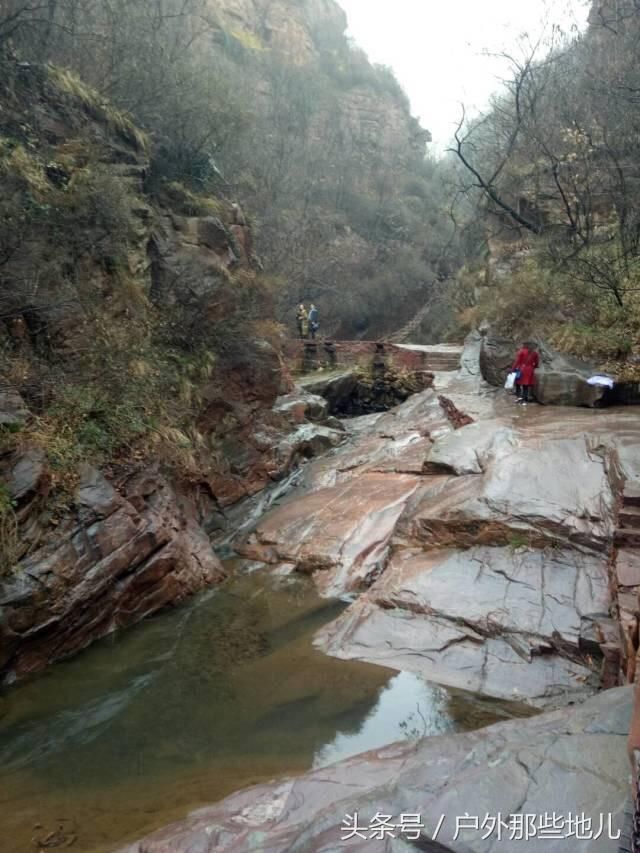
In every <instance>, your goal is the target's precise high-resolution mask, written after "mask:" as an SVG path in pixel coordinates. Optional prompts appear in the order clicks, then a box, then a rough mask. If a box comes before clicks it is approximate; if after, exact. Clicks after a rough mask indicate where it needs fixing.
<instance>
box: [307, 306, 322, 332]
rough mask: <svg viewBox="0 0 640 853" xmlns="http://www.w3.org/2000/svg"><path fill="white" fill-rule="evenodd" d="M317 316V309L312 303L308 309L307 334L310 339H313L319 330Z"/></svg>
mask: <svg viewBox="0 0 640 853" xmlns="http://www.w3.org/2000/svg"><path fill="white" fill-rule="evenodd" d="M319 316H320V315H319V314H318V309H317V308H316V306H315V305H314V304H313V302H312V303H311V308H309V333H310V335H311V337H312V338H315V336H316V332H317V331H318V329H319V328H320V323H319V322H318V318H319Z"/></svg>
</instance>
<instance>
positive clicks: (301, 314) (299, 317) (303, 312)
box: [296, 302, 309, 341]
mask: <svg viewBox="0 0 640 853" xmlns="http://www.w3.org/2000/svg"><path fill="white" fill-rule="evenodd" d="M296 323H297V324H298V335H299V337H300V340H301V341H303V340H304V339H305V338H306V337H307V334H308V332H309V322H308V317H307V309H306V308H305V307H304V305H303V304H302V302H301V303H300V305H298V310H297V311H296Z"/></svg>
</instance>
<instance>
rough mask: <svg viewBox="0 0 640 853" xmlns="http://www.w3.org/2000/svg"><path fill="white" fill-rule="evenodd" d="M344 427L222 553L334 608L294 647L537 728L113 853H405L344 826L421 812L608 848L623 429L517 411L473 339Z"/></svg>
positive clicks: (638, 439)
mask: <svg viewBox="0 0 640 853" xmlns="http://www.w3.org/2000/svg"><path fill="white" fill-rule="evenodd" d="M349 426H350V433H351V434H350V438H349V440H348V441H347V442H346V443H345V444H343V445H342V446H340V447H339V448H337V449H335V450H333V451H331V452H330V453H329V454H328V455H326V456H324V457H323V458H321V459H317V460H315V461H313V462H311V463H309V464H308V465H307V466H306V468H305V470H304V473H303V475H302V477H301V479H300V482H299V484H298V486H297V488H296V490H294V492H293V493H292V494H291V495H290V496H289V497H288V498H286V499H285V500H284V501H283V502H282V503H281V505H280V506H278V507H277V508H275V509H273V510H272V511H271V512H269V513H268V514H267V515H266V516H264V517H263V518H262V519H260V520H259V522H258V524H257V525H256V527H255V529H254V531H253V532H252V533H251V535H250V536H249V537H248V538H246V540H245V541H243V542H241V543H239V544H238V546H237V547H238V549H239V550H240V552H241V553H243V554H244V555H245V556H247V557H250V558H251V559H252V560H254V561H258V562H260V563H262V565H263V570H264V571H276V572H278V573H279V574H285V575H286V574H287V573H292V574H293V573H303V574H307V575H310V576H311V577H312V578H313V579H314V581H315V583H316V584H317V587H318V589H319V590H320V592H321V593H322V594H323V595H326V596H342V597H346V598H347V599H348V600H349V601H350V602H351V603H350V606H349V607H347V609H346V610H345V611H343V613H342V614H341V615H340V616H339V617H338V618H337V620H335V621H334V622H332V623H330V624H329V625H327V626H325V627H323V628H321V629H320V630H319V632H318V633H317V634H316V636H315V644H316V646H317V648H319V649H321V650H322V651H324V652H326V653H328V654H329V655H332V656H335V657H339V658H343V659H349V660H360V661H367V662H371V663H377V664H383V665H384V666H387V667H391V668H395V669H398V670H401V671H410V672H414V673H417V674H419V675H420V676H423V677H425V678H427V679H429V680H432V681H434V682H437V683H439V684H442V685H448V686H450V687H454V688H465V689H467V690H471V691H475V692H478V693H481V694H484V695H486V696H489V697H494V698H499V699H510V700H517V701H519V702H524V703H526V704H528V705H530V706H532V708H536V709H540V710H545V713H544V714H542V715H539V716H535V717H534V718H532V719H531V720H528V721H526V722H523V721H517V722H513V723H506V724H498V725H497V726H494V727H492V728H489V729H486V730H482V731H479V732H477V733H474V734H471V735H465V736H459V735H455V736H446V737H435V738H427V739H425V740H422V741H420V742H419V743H418V744H417V745H416V746H414V747H412V748H408V747H407V746H406V745H404V746H398V747H390V748H388V749H385V750H383V751H381V752H375V753H368V754H367V755H364V756H362V757H359V758H357V759H351V760H349V761H347V762H346V763H342V764H337V765H335V766H333V767H331V768H328V769H326V770H323V771H322V772H316V773H312V774H309V775H307V776H303V777H301V778H299V779H297V780H293V781H292V780H288V781H284V782H280V783H273V784H272V785H269V786H263V787H259V788H253V789H249V790H247V791H245V792H242V793H240V794H237V795H234V797H232V798H230V799H229V800H226V801H224V802H223V803H221V804H220V805H219V806H216V807H212V808H211V809H206V810H203V811H202V812H200V813H196V814H194V815H193V816H191V817H190V818H188V819H187V820H186V821H184V822H183V823H179V824H176V825H174V826H173V827H171V828H169V829H167V830H164V831H161V832H160V833H157V834H156V835H154V836H151V838H150V839H148V840H147V841H145V842H141V843H140V844H138V845H133V846H131V847H129V848H127V853H134V852H135V853H142V851H145V853H166V851H178V850H187V849H189V850H196V849H197V850H202V851H213V850H216V851H226V850H229V851H231V850H233V851H240V850H258V849H259V850H262V851H274V852H275V851H285V850H287V851H295V850H299V851H303V850H304V851H320V850H322V851H329V850H337V849H343V847H345V848H346V849H354V850H356V849H361V848H362V849H365V847H366V849H368V850H405V849H409V848H410V846H411V845H410V843H409V840H408V839H407V838H406V837H403V838H400V837H398V838H395V839H394V838H391V836H389V837H387V838H386V839H384V840H383V839H380V840H376V839H375V838H373V837H367V836H366V834H365V837H366V838H367V840H366V842H365V841H364V840H363V839H360V838H358V837H355V838H352V839H351V841H350V842H349V844H342V842H341V837H340V827H341V822H342V821H343V818H344V816H345V814H347V813H351V814H353V812H355V811H360V812H362V813H363V814H364V815H365V817H366V818H367V820H369V819H372V818H373V817H374V812H376V811H380V812H384V813H388V814H390V815H391V816H392V817H393V816H395V818H396V819H398V818H399V815H401V814H402V813H404V812H417V811H421V813H422V816H423V818H425V820H426V823H427V824H428V825H432V824H433V823H434V821H435V822H436V823H437V819H438V816H439V815H441V814H445V813H446V815H447V820H448V821H449V822H450V821H452V820H455V815H456V814H464V812H467V811H468V812H470V813H472V814H475V813H478V814H480V813H481V814H482V815H483V816H484V815H485V814H486V813H491V812H496V813H497V812H501V813H502V814H510V813H512V812H514V813H515V812H518V813H524V812H527V813H533V812H536V813H541V814H542V813H544V812H551V811H553V810H555V811H556V812H562V813H563V814H565V815H569V813H575V812H579V811H585V810H589V812H592V811H593V813H594V814H593V816H594V818H597V817H598V814H599V813H600V812H603V813H605V812H606V813H607V814H609V813H612V814H613V815H614V817H613V818H612V820H613V823H614V824H615V826H616V828H618V827H619V825H620V823H621V820H622V818H621V812H622V809H623V805H624V802H625V799H626V795H627V790H628V776H629V774H628V769H627V759H626V754H625V738H626V734H627V731H628V724H629V714H630V703H631V698H630V691H629V690H625V689H618V690H613V691H607V692H605V693H602V694H600V693H599V691H600V689H601V683H602V682H601V678H602V672H603V651H604V650H605V649H606V648H607V647H610V646H611V645H615V643H616V642H619V633H618V625H617V621H616V620H617V617H618V602H617V599H616V594H615V592H616V587H615V584H612V582H611V577H612V565H613V562H614V559H615V550H614V540H615V537H616V534H615V530H616V527H617V525H618V511H619V505H620V500H621V494H622V491H623V488H624V485H625V483H626V484H627V487H628V485H629V484H630V483H631V484H632V483H634V482H635V481H636V480H638V479H639V478H640V423H638V420H637V415H636V414H635V412H634V411H633V410H630V409H627V410H619V409H616V410H614V409H611V410H602V411H593V410H591V411H589V410H581V409H568V408H555V407H554V408H547V407H538V406H529V407H522V408H521V407H518V406H516V405H515V403H514V400H513V398H511V397H508V396H506V395H505V394H504V392H501V391H498V390H496V389H493V388H491V387H489V386H488V385H486V384H485V383H484V381H483V380H482V378H481V376H480V371H479V343H478V342H477V341H476V342H472V343H471V345H470V346H469V347H467V349H466V350H465V353H464V355H463V358H462V369H461V370H460V371H459V372H449V373H442V374H436V377H435V387H434V388H432V389H428V390H426V391H423V392H421V393H418V394H416V395H414V396H413V397H411V398H410V399H409V400H408V401H407V402H406V403H404V404H403V405H401V406H399V407H398V408H396V409H394V410H392V411H390V412H387V413H384V414H381V415H373V416H367V417H363V418H356V419H355V420H353V421H351V422H350V424H349ZM370 812H371V814H369V813H370ZM596 813H597V814H596ZM396 823H397V820H396ZM451 829H452V827H451V825H450V824H449V826H448V827H447V832H446V833H443V835H442V836H441V841H443V843H446V844H447V845H449V846H447V847H446V849H450V850H453V851H459V853H463V851H468V850H473V851H478V853H480V851H489V850H491V851H511V850H515V849H518V850H525V849H532V850H533V849H534V848H535V849H537V848H536V847H535V845H536V840H535V839H533V840H531V839H530V840H529V842H525V841H522V840H520V841H519V842H518V843H517V845H516V842H514V841H513V840H511V841H509V840H508V839H502V840H498V839H497V838H496V837H493V838H492V839H489V836H487V839H488V840H486V839H485V840H483V839H482V838H481V837H480V835H478V834H475V835H474V833H473V832H471V831H469V832H466V833H462V834H459V837H458V839H457V840H455V841H454V840H453V834H452V832H450V831H449V830H451ZM612 834H615V833H612ZM538 843H539V839H538ZM567 843H570V842H568V841H567V836H563V838H562V839H561V840H558V839H557V840H556V841H550V840H547V843H546V846H545V849H548V850H553V851H556V850H557V851H560V850H562V851H565V850H567V849H568V848H567V846H566V845H567ZM420 844H424V840H423V841H418V842H417V845H418V846H419V845H420ZM420 849H431V848H429V847H426V846H422V847H421V848H420ZM433 849H436V848H433ZM437 849H440V848H437ZM580 849H584V850H589V851H594V853H595V851H596V850H597V851H605V850H607V851H608V850H612V851H613V850H615V849H617V846H616V843H615V841H614V840H606V841H604V840H603V838H602V837H600V838H599V840H597V841H595V840H594V841H593V843H583V844H582V846H581V847H580Z"/></svg>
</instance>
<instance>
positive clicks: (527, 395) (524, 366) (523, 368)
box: [512, 343, 540, 406]
mask: <svg viewBox="0 0 640 853" xmlns="http://www.w3.org/2000/svg"><path fill="white" fill-rule="evenodd" d="M539 365H540V356H539V355H538V353H537V352H536V348H535V347H534V346H533V344H527V343H525V344H523V345H522V347H521V348H520V349H519V350H518V354H517V355H516V360H515V361H514V363H513V367H512V370H515V371H517V373H518V378H517V379H516V394H517V395H518V400H517V401H516V402H518V403H523V404H524V405H525V406H526V405H527V403H528V402H530V400H531V388H533V386H534V385H535V381H536V368H537V367H538V366H539Z"/></svg>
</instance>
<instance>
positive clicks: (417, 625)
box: [316, 547, 610, 707]
mask: <svg viewBox="0 0 640 853" xmlns="http://www.w3.org/2000/svg"><path fill="white" fill-rule="evenodd" d="M609 605H610V597H609V590H608V581H607V567H606V561H605V560H604V558H603V557H600V556H599V555H587V554H581V553H579V552H577V551H556V550H553V549H548V550H546V551H534V550H528V549H519V550H518V551H517V552H514V551H512V550H511V549H510V548H489V547H487V548H473V549H471V550H469V551H438V552H428V553H424V552H420V551H411V550H403V551H401V552H399V553H397V554H395V555H394V557H393V559H392V560H391V562H390V563H389V565H388V567H387V569H386V571H385V573H384V575H383V576H382V577H381V578H380V579H379V580H378V581H377V582H376V583H375V584H374V585H373V586H372V588H371V589H370V590H369V591H368V593H366V594H365V595H362V596H361V597H360V598H359V600H358V601H357V602H355V603H354V604H352V605H351V607H349V609H348V610H346V611H345V612H344V613H343V614H342V615H341V616H340V618H339V619H337V620H336V621H335V622H334V623H332V624H331V625H329V626H328V627H326V628H324V629H323V630H322V631H321V632H320V633H319V634H318V635H317V638H316V642H317V644H318V645H319V646H320V648H322V649H323V650H324V651H326V652H328V653H329V654H332V655H334V656H335V657H339V658H343V659H354V658H355V659H359V660H366V661H369V662H371V663H377V664H382V665H385V666H388V667H392V668H394V669H398V670H409V671H412V672H417V673H419V674H421V675H423V676H424V677H425V678H428V679H429V680H431V681H436V682H438V683H440V684H445V685H448V686H451V687H457V688H463V689H466V690H471V691H474V692H480V693H485V694H488V695H490V696H495V697H498V698H501V699H510V700H517V701H524V702H527V703H529V704H532V705H535V706H538V707H544V706H548V705H554V704H555V705H557V704H562V703H565V702H567V701H574V700H576V699H579V698H584V697H585V696H587V695H590V694H591V693H593V692H594V690H595V686H596V684H597V672H596V671H595V670H596V669H597V663H594V662H593V661H592V659H591V658H590V652H593V651H595V650H596V648H597V646H596V645H595V643H594V641H593V637H594V634H595V631H594V623H595V622H596V621H597V620H598V619H599V618H602V617H603V616H606V614H607V613H608V609H609Z"/></svg>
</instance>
